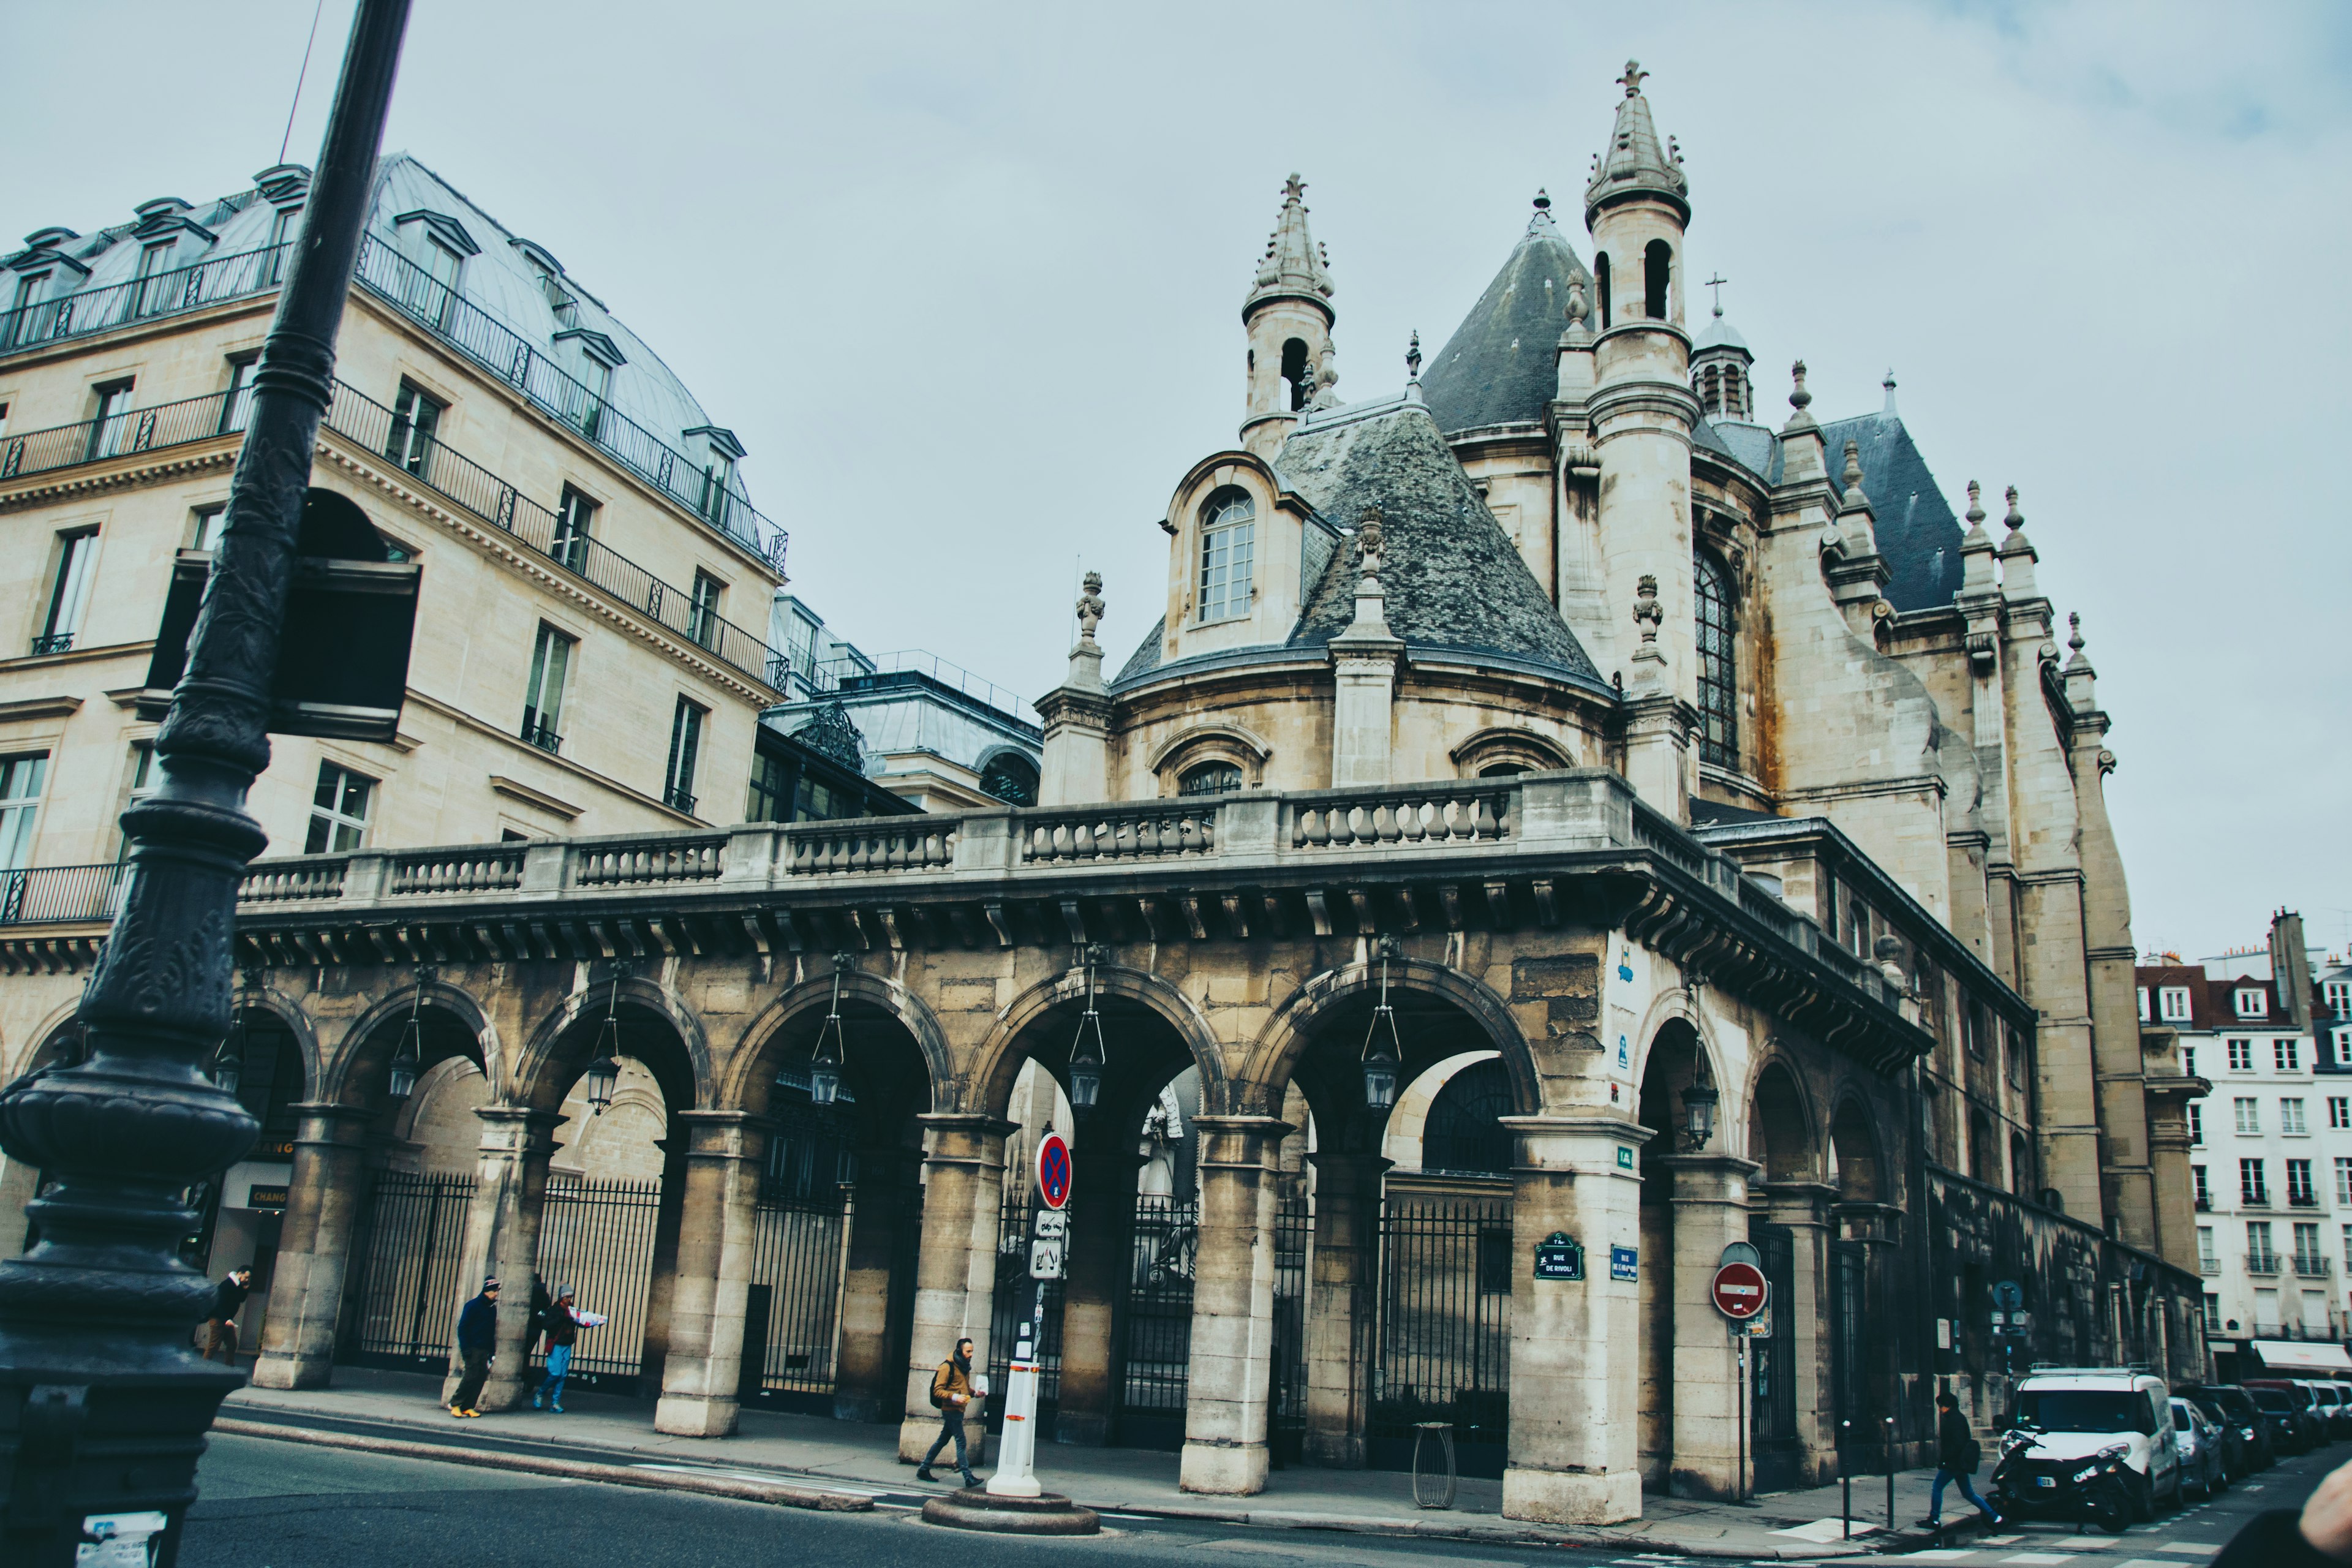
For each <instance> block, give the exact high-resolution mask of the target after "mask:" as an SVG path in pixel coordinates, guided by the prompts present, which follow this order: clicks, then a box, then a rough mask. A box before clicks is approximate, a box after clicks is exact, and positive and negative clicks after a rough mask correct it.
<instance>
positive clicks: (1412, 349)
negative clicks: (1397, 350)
mask: <svg viewBox="0 0 2352 1568" xmlns="http://www.w3.org/2000/svg"><path fill="white" fill-rule="evenodd" d="M1404 369H1405V374H1406V376H1407V377H1408V378H1409V379H1411V380H1413V381H1419V380H1420V379H1421V333H1420V332H1418V331H1415V332H1414V333H1413V334H1412V342H1410V343H1408V344H1407V345H1406V346H1405V351H1404Z"/></svg>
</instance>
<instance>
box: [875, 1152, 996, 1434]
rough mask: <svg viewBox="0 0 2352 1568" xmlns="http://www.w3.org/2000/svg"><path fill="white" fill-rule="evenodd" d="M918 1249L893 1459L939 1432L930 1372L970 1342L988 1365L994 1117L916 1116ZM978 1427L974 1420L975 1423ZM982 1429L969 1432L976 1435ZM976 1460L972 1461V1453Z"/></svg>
mask: <svg viewBox="0 0 2352 1568" xmlns="http://www.w3.org/2000/svg"><path fill="white" fill-rule="evenodd" d="M921 1121H922V1123H923V1131H924V1134H925V1141H926V1142H927V1144H928V1145H929V1154H927V1155H926V1156H925V1158H924V1161H923V1174H924V1183H923V1246H922V1252H921V1256H920V1257H919V1258H918V1259H917V1261H916V1264H915V1332H914V1338H913V1341H912V1342H911V1345H910V1347H909V1349H908V1367H907V1383H906V1390H905V1394H906V1403H905V1406H904V1408H905V1410H906V1416H905V1418H904V1419H903V1420H902V1421H901V1422H900V1423H899V1426H898V1457H899V1458H902V1459H920V1458H922V1457H923V1455H924V1453H925V1452H926V1451H927V1450H928V1449H929V1447H930V1446H931V1439H932V1438H933V1437H935V1436H938V1434H939V1429H940V1415H939V1412H938V1411H936V1410H933V1409H932V1408H931V1373H933V1372H934V1371H935V1370H937V1368H938V1367H939V1364H940V1363H941V1362H943V1361H945V1360H947V1359H948V1357H949V1356H950V1355H951V1354H953V1353H954V1352H955V1343H956V1341H957V1340H959V1339H964V1338H969V1339H970V1340H971V1342H972V1352H971V1359H972V1364H973V1365H974V1366H975V1367H982V1366H986V1365H987V1364H988V1324H989V1314H990V1312H991V1311H992V1310H993V1306H994V1302H995V1298H996V1225H997V1209H998V1205H999V1204H1000V1203H1001V1202H1002V1201H1003V1192H1004V1135H1005V1134H1006V1133H1008V1132H1011V1131H1013V1124H1012V1123H1011V1122H1009V1121H1000V1120H998V1119H997V1118H995V1117H993V1116H972V1115H966V1114H961V1113H958V1112H947V1113H939V1112H933V1113H930V1114H927V1115H925V1116H923V1117H922V1118H921ZM975 1426H977V1423H975ZM981 1435H982V1434H981V1433H979V1432H978V1431H974V1432H973V1433H972V1434H971V1436H973V1437H974V1438H977V1437H979V1436H981ZM973 1462H974V1463H978V1462H979V1461H978V1459H977V1458H975V1459H974V1461H973Z"/></svg>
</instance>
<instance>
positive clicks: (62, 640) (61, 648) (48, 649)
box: [32, 632, 74, 658]
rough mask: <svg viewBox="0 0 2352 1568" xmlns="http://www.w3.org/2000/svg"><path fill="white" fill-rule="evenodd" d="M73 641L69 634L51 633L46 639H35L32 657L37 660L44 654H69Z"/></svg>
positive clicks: (72, 636)
mask: <svg viewBox="0 0 2352 1568" xmlns="http://www.w3.org/2000/svg"><path fill="white" fill-rule="evenodd" d="M73 640H74V635H73V633H71V632H51V633H49V634H48V635H47V637H35V638H34V639H33V652H32V657H33V658H40V657H41V656H42V655H43V654H45V653H71V652H73Z"/></svg>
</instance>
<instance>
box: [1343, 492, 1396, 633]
mask: <svg viewBox="0 0 2352 1568" xmlns="http://www.w3.org/2000/svg"><path fill="white" fill-rule="evenodd" d="M1387 552H1388V540H1387V538H1386V537H1385V536H1384V535H1383V534H1382V533H1381V509H1380V508H1378V507H1376V506H1368V507H1366V508H1365V509H1364V510H1363V515H1362V516H1361V517H1360V518H1359V519H1358V520H1357V521H1356V618H1355V621H1354V623H1353V624H1352V625H1350V626H1349V628H1348V630H1349V633H1351V634H1360V635H1364V636H1370V637H1387V636H1388V635H1389V617H1388V595H1387V592H1386V590H1384V589H1383V588H1381V568H1382V567H1384V566H1385V565H1386V564H1387V562H1388V554H1387Z"/></svg>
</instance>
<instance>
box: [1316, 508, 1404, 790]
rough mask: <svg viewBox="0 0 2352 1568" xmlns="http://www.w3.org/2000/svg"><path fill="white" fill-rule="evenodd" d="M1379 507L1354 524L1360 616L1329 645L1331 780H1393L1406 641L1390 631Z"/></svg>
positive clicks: (1341, 784)
mask: <svg viewBox="0 0 2352 1568" xmlns="http://www.w3.org/2000/svg"><path fill="white" fill-rule="evenodd" d="M1356 554H1357V573H1356V616H1355V619H1354V620H1353V621H1352V622H1351V623H1349V626H1348V629H1347V630H1345V631H1343V632H1341V633H1340V634H1339V636H1338V637H1333V638H1332V639H1331V641H1330V644H1329V653H1330V658H1331V668H1332V695H1331V785H1332V787H1333V788H1335V789H1339V788H1344V787H1346V786H1348V785H1350V784H1386V783H1388V782H1389V770H1390V766H1391V752H1392V750H1393V748H1394V744H1395V730H1396V718H1395V713H1394V707H1395V700H1396V677H1397V664H1398V661H1399V660H1400V659H1402V658H1403V657H1404V644H1403V642H1402V640H1400V639H1399V638H1398V637H1396V636H1395V634H1394V633H1392V632H1391V631H1390V630H1389V623H1388V612H1387V595H1385V594H1384V593H1383V592H1382V590H1381V579H1380V574H1381V564H1382V557H1381V527H1380V510H1379V509H1378V508H1376V507H1366V508H1365V509H1364V515H1363V517H1362V519H1361V520H1360V521H1359V522H1358V523H1357V525H1356Z"/></svg>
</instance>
